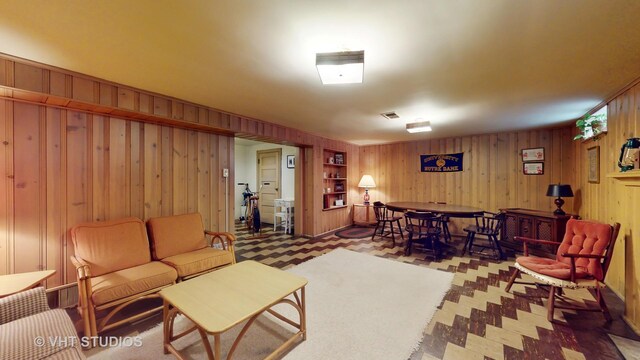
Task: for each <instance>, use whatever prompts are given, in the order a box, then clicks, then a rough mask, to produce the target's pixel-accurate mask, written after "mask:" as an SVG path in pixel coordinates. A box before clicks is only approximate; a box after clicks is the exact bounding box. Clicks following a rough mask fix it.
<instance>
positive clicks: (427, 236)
mask: <svg viewBox="0 0 640 360" xmlns="http://www.w3.org/2000/svg"><path fill="white" fill-rule="evenodd" d="M404 219H405V230H406V231H407V235H408V240H407V243H406V245H405V248H404V254H405V255H406V256H409V255H411V248H412V246H413V244H414V243H417V244H420V245H422V247H423V248H424V249H425V250H429V251H431V252H433V257H434V258H435V260H436V261H438V259H439V258H440V233H441V231H442V230H441V220H442V217H441V216H440V215H436V214H433V213H430V212H417V211H411V210H409V211H407V212H405V213H404Z"/></svg>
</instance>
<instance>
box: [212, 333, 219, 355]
mask: <svg viewBox="0 0 640 360" xmlns="http://www.w3.org/2000/svg"><path fill="white" fill-rule="evenodd" d="M213 343H214V344H213V347H214V353H215V355H214V359H216V360H220V334H214V335H213Z"/></svg>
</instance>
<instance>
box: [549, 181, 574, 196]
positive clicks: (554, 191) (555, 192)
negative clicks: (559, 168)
mask: <svg viewBox="0 0 640 360" xmlns="http://www.w3.org/2000/svg"><path fill="white" fill-rule="evenodd" d="M547 196H553V197H573V190H571V185H569V184H551V185H549V188H548V189H547Z"/></svg>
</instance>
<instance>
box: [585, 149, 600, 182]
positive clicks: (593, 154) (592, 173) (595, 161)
mask: <svg viewBox="0 0 640 360" xmlns="http://www.w3.org/2000/svg"><path fill="white" fill-rule="evenodd" d="M587 159H588V160H589V161H588V164H589V165H588V166H589V171H588V175H587V176H588V180H589V182H590V183H592V184H599V183H600V146H598V145H596V146H593V147H590V148H588V149H587Z"/></svg>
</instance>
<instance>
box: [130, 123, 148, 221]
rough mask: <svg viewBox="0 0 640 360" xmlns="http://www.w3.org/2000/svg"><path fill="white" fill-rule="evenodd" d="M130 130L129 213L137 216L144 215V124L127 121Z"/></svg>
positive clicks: (141, 216)
mask: <svg viewBox="0 0 640 360" xmlns="http://www.w3.org/2000/svg"><path fill="white" fill-rule="evenodd" d="M127 124H128V125H129V130H130V132H131V134H130V136H129V138H130V145H129V151H130V154H131V155H130V159H131V160H130V164H131V173H130V174H131V175H130V182H129V183H130V184H131V189H130V190H129V191H127V192H128V193H129V194H130V203H129V204H130V205H129V206H130V208H131V211H130V215H131V216H136V217H139V218H143V217H144V126H143V124H140V123H136V122H127Z"/></svg>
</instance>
